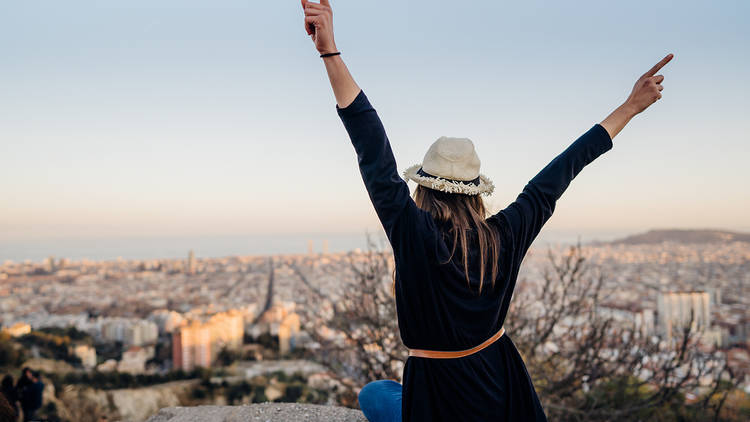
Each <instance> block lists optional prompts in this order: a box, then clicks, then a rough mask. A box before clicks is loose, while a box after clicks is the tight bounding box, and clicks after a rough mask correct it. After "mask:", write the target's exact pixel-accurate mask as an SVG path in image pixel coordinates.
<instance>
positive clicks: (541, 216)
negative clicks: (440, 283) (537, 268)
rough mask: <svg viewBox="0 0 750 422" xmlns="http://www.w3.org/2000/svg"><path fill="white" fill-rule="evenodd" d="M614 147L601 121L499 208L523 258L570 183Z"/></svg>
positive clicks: (515, 245)
mask: <svg viewBox="0 0 750 422" xmlns="http://www.w3.org/2000/svg"><path fill="white" fill-rule="evenodd" d="M611 148H612V139H611V138H610V137H609V133H607V130H606V129H604V128H603V127H602V126H601V125H600V124H596V125H594V127H592V128H591V129H589V130H588V131H587V132H586V133H584V134H583V135H581V136H580V137H579V138H578V139H577V140H576V141H575V142H573V143H572V144H571V145H570V146H569V147H568V148H567V149H566V150H565V151H563V152H562V153H561V154H560V155H558V156H557V157H555V159H553V160H552V161H551V162H550V163H549V164H548V165H547V166H546V167H544V168H543V169H542V171H540V172H539V173H538V174H537V175H536V176H534V178H533V179H531V180H530V181H529V183H528V184H527V185H526V187H524V189H523V191H522V192H521V193H520V194H519V195H518V198H516V200H515V202H513V203H512V204H510V205H509V206H508V207H507V208H505V209H504V210H502V211H500V213H502V214H504V215H505V217H506V219H507V221H508V223H509V226H510V229H511V232H512V233H513V248H514V250H515V253H517V254H519V256H521V257H523V256H524V255H525V254H526V251H527V250H528V248H529V247H530V246H531V243H532V242H533V241H534V239H535V238H536V236H537V235H538V234H539V231H540V230H541V229H542V226H543V225H544V223H546V222H547V220H548V219H549V218H550V217H551V216H552V213H553V212H554V210H555V203H556V202H557V200H558V199H560V197H561V196H562V194H563V192H565V189H567V187H568V185H569V184H570V182H571V181H572V180H573V179H574V178H575V177H576V175H578V173H579V172H580V171H581V170H582V169H583V168H584V167H585V166H586V165H588V164H589V163H591V162H592V161H594V160H595V159H596V158H597V157H599V156H600V155H601V154H603V153H605V152H606V151H609V150H610V149H611Z"/></svg>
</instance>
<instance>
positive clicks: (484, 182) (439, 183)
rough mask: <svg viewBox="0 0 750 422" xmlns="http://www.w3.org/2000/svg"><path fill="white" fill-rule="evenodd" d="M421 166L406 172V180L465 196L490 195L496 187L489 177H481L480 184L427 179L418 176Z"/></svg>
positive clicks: (481, 175)
mask: <svg viewBox="0 0 750 422" xmlns="http://www.w3.org/2000/svg"><path fill="white" fill-rule="evenodd" d="M421 168H422V165H421V164H415V165H413V166H411V167H409V168H408V169H406V170H405V171H404V179H406V180H413V181H414V182H415V183H417V184H418V185H421V186H424V187H426V188H430V189H434V190H439V191H441V192H446V193H461V194H464V195H490V194H491V193H492V191H494V190H495V185H494V184H493V183H492V181H491V180H490V179H489V178H487V176H485V175H483V174H480V175H479V184H478V185H473V184H470V183H460V182H456V181H453V180H447V179H443V178H440V177H426V176H422V175H420V174H418V173H417V172H418V171H419V169H421Z"/></svg>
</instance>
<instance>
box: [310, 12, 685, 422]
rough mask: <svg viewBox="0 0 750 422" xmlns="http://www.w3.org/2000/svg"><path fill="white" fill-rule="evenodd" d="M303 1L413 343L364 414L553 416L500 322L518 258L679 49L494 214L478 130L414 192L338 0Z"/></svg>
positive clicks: (364, 398) (449, 147)
mask: <svg viewBox="0 0 750 422" xmlns="http://www.w3.org/2000/svg"><path fill="white" fill-rule="evenodd" d="M302 6H303V8H304V15H305V18H304V25H305V29H306V31H307V33H308V35H310V36H311V37H312V40H313V42H314V43H315V47H316V48H317V50H318V52H319V53H320V55H321V57H322V58H323V63H324V64H325V68H326V71H327V73H328V78H329V80H330V82H331V86H332V88H333V93H334V95H335V97H336V102H337V111H338V114H339V116H340V117H341V120H342V121H343V123H344V126H345V128H346V130H347V132H348V133H349V137H350V138H351V141H352V143H353V144H354V149H355V150H356V153H357V157H358V162H359V168H360V173H361V174H362V178H363V179H364V182H365V187H366V188H367V191H368V193H369V195H370V199H371V201H372V203H373V205H374V206H375V211H376V212H377V215H378V217H379V219H380V222H381V223H382V225H383V228H384V229H385V232H386V234H387V236H388V240H389V241H390V244H391V246H392V249H393V255H394V259H395V265H396V272H395V280H394V282H395V292H396V305H397V306H396V309H397V313H398V323H399V330H400V334H401V339H402V340H403V342H404V344H405V345H406V346H407V347H408V348H409V355H410V356H409V359H408V360H407V361H406V365H405V367H404V373H403V383H404V384H403V387H402V386H401V384H399V383H397V382H395V381H391V380H381V381H374V382H371V383H370V384H367V385H366V386H365V387H364V388H363V389H362V391H361V392H360V394H359V404H360V407H361V408H362V411H363V412H364V414H365V416H367V418H368V419H369V420H370V421H400V420H402V419H403V420H404V421H545V420H546V416H545V413H544V410H543V409H542V406H541V404H540V402H539V398H538V397H537V394H536V391H535V389H534V386H533V385H532V382H531V379H530V378H529V375H528V373H527V372H526V366H525V365H524V362H523V360H522V359H521V356H520V355H519V353H518V351H517V350H516V347H515V345H514V344H513V342H512V341H511V339H510V337H509V336H507V335H504V330H503V328H502V327H503V322H504V320H505V316H506V314H507V312H508V306H509V304H510V300H511V296H512V294H513V289H514V288H515V285H516V278H517V276H518V270H519V266H520V265H521V261H522V260H523V257H524V255H525V254H526V251H527V249H528V248H529V246H530V245H531V242H532V241H533V240H534V238H536V237H537V234H538V233H539V231H540V230H541V228H542V226H543V225H544V223H545V222H546V221H547V220H548V219H549V218H550V216H551V215H552V212H553V210H554V209H555V203H556V202H557V200H558V199H559V198H560V197H561V196H562V194H563V192H564V191H565V190H566V188H567V187H568V184H569V183H570V182H571V181H572V180H573V178H574V177H575V176H576V175H577V174H578V173H579V172H580V171H581V170H582V169H583V167H584V166H586V165H588V164H589V163H591V162H592V161H594V159H596V158H597V157H598V156H599V155H601V154H603V153H604V152H606V151H608V150H609V149H611V148H612V138H614V137H615V135H617V134H618V133H619V132H620V130H622V128H623V127H625V125H626V124H627V123H628V121H630V119H631V118H633V117H634V116H635V115H637V114H638V113H640V112H642V111H643V110H645V109H646V108H648V107H649V106H650V105H651V104H653V103H654V102H656V101H657V100H658V99H659V98H661V90H662V85H661V83H662V81H663V80H664V77H663V76H661V75H657V74H656V72H658V71H659V69H661V68H662V67H663V66H664V65H665V64H667V62H669V61H670V60H671V59H672V55H671V54H670V55H667V56H666V57H665V58H664V59H663V60H661V61H660V62H659V63H658V64H656V65H655V66H654V67H653V68H651V69H650V70H649V71H648V72H646V73H645V74H644V75H643V76H641V77H640V78H639V79H638V81H637V82H636V83H635V86H634V88H633V90H632V92H631V93H630V96H629V97H628V99H627V100H626V101H625V103H624V104H622V106H620V107H618V108H617V109H616V110H615V111H613V112H612V113H611V114H610V115H609V116H608V117H607V118H605V119H604V120H603V121H602V122H601V123H599V124H595V125H594V126H593V127H591V129H589V130H588V131H587V132H586V133H584V134H583V135H581V137H579V138H578V139H577V140H576V141H575V142H573V143H572V144H571V145H570V146H569V147H568V148H567V149H566V150H565V151H564V152H562V153H561V154H560V155H558V156H557V157H556V158H555V159H554V160H552V161H551V162H550V163H549V164H548V165H547V166H546V167H545V168H544V169H542V171H541V172H540V173H539V174H537V175H536V176H535V177H534V178H533V179H531V181H529V183H528V184H527V185H526V186H525V188H524V189H523V191H522V192H521V194H520V195H518V197H517V199H516V200H515V202H513V203H512V204H510V205H509V206H508V207H507V208H505V209H504V210H502V211H500V212H499V213H497V214H494V215H490V216H487V212H486V209H485V205H484V203H483V201H482V198H481V196H480V195H482V194H485V195H488V194H490V193H491V192H492V191H493V188H494V186H493V184H492V182H491V181H490V180H489V179H488V178H487V177H486V176H484V175H481V174H479V164H480V163H479V157H478V156H477V154H476V152H475V150H474V145H473V144H472V142H471V141H470V140H468V139H457V138H445V137H443V138H440V139H438V140H437V141H436V142H435V143H434V144H432V146H431V147H430V148H429V150H428V151H427V154H426V155H425V157H424V161H423V162H422V164H420V165H417V166H413V167H411V168H409V169H407V170H406V172H405V173H404V175H405V177H406V178H408V179H411V180H413V181H415V182H416V183H417V184H418V186H417V188H416V191H415V192H414V199H412V198H411V197H410V194H409V188H408V186H407V184H406V182H405V181H404V180H403V179H401V177H399V173H398V171H397V168H396V161H395V160H394V157H393V153H392V151H391V146H390V144H389V141H388V138H387V137H386V133H385V129H384V128H383V125H382V123H381V121H380V119H379V117H378V115H377V113H376V112H375V109H374V108H373V107H372V106H371V105H370V103H369V101H368V99H367V97H366V96H365V94H364V92H362V90H360V88H359V86H357V84H356V83H355V82H354V79H353V78H352V76H351V74H350V73H349V71H348V70H347V67H346V65H344V61H343V60H342V59H341V55H340V54H341V53H339V51H338V50H337V49H336V43H335V41H334V36H333V21H332V19H333V18H332V12H331V7H330V4H329V2H328V0H321V2H320V4H317V3H312V2H309V1H306V0H302ZM362 24H364V22H362ZM383 25H387V24H384V23H381V24H380V27H381V29H383ZM453 29H454V30H457V28H453ZM446 59H448V57H446ZM392 64H393V65H394V66H398V63H396V62H395V61H394V63H392ZM530 88H533V87H530ZM401 94H402V95H407V94H406V93H401ZM470 106H471V105H463V107H464V108H466V107H470ZM409 111H410V110H408V109H407V110H404V112H407V113H408V112H409ZM514 147H515V148H514V149H517V148H518V147H519V146H514ZM508 151H509V152H508V153H509V154H513V153H515V151H514V150H510V149H509V150H508ZM528 152H529V153H530V152H532V151H528Z"/></svg>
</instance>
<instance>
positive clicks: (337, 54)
mask: <svg viewBox="0 0 750 422" xmlns="http://www.w3.org/2000/svg"><path fill="white" fill-rule="evenodd" d="M339 55H341V52H340V51H337V52H335V53H326V54H321V55H320V57H323V58H325V57H333V56H339Z"/></svg>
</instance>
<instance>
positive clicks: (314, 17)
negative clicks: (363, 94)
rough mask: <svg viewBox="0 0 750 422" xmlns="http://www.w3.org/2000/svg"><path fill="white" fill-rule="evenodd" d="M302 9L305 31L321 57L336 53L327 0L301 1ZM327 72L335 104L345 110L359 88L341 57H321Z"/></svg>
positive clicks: (331, 19) (330, 11) (331, 16)
mask: <svg viewBox="0 0 750 422" xmlns="http://www.w3.org/2000/svg"><path fill="white" fill-rule="evenodd" d="M302 8H303V9H304V11H305V31H307V35H309V36H310V37H311V38H312V41H313V42H314V43H315V48H316V49H317V50H318V52H319V53H320V54H321V55H326V54H331V53H337V52H338V50H337V49H336V41H335V40H334V37H333V10H331V4H330V3H329V2H328V0H320V3H313V2H311V1H308V0H302ZM323 62H324V63H325V65H326V71H327V72H328V80H329V81H330V82H331V88H333V95H334V96H335V97H336V104H337V105H338V106H339V107H340V108H345V107H347V106H349V104H351V103H352V101H354V98H356V97H357V94H359V91H360V89H359V86H357V83H356V82H354V78H353V77H352V75H351V73H349V69H347V68H346V65H345V64H344V60H342V59H341V55H336V56H328V57H323Z"/></svg>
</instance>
